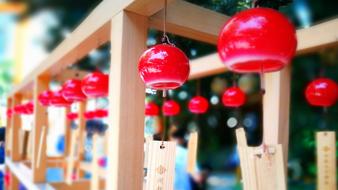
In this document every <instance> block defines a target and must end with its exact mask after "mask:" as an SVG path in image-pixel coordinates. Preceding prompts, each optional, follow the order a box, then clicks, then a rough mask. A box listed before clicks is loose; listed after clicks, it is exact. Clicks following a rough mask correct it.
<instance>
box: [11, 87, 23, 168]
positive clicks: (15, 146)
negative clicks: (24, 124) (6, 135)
mask: <svg viewBox="0 0 338 190" xmlns="http://www.w3.org/2000/svg"><path fill="white" fill-rule="evenodd" d="M21 99H22V96H21V94H16V95H14V98H13V106H16V105H19V104H21ZM11 128H12V131H11V138H12V139H10V140H11V146H12V147H11V157H12V160H13V161H14V162H16V161H20V159H21V155H20V146H19V137H20V128H21V118H20V115H18V114H14V115H13V117H12V127H11Z"/></svg>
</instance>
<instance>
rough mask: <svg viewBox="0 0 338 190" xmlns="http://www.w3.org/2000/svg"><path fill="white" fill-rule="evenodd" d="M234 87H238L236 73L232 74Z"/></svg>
mask: <svg viewBox="0 0 338 190" xmlns="http://www.w3.org/2000/svg"><path fill="white" fill-rule="evenodd" d="M232 85H233V86H234V87H237V74H236V73H233V74H232Z"/></svg>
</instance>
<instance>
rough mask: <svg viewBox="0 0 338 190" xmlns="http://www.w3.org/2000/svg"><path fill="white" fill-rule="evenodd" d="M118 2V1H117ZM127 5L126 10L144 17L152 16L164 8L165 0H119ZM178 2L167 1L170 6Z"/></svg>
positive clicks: (173, 0)
mask: <svg viewBox="0 0 338 190" xmlns="http://www.w3.org/2000/svg"><path fill="white" fill-rule="evenodd" d="M115 1H116V0H115ZM118 1H120V2H124V3H125V10H127V11H130V12H133V13H136V14H139V15H143V16H147V17H148V16H151V15H153V14H155V13H157V12H158V11H160V10H161V9H163V7H164V0H118ZM175 1H176V0H167V2H168V5H170V3H172V2H175Z"/></svg>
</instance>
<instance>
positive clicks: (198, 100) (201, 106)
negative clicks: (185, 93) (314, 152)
mask: <svg viewBox="0 0 338 190" xmlns="http://www.w3.org/2000/svg"><path fill="white" fill-rule="evenodd" d="M208 107H209V102H208V100H207V99H206V98H204V97H202V96H195V97H193V98H192V99H191V100H190V101H189V104H188V108H189V110H190V112H191V113H196V114H202V113H205V112H206V111H207V110H208Z"/></svg>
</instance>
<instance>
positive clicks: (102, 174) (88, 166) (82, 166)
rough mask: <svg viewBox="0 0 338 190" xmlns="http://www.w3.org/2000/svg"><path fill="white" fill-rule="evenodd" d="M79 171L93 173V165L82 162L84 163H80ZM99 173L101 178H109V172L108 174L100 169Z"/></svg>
mask: <svg viewBox="0 0 338 190" xmlns="http://www.w3.org/2000/svg"><path fill="white" fill-rule="evenodd" d="M79 169H80V170H83V171H85V172H88V173H91V172H92V166H91V163H87V162H84V161H82V162H80V164H79ZM97 173H98V175H99V176H100V178H106V177H107V176H106V174H107V172H106V170H105V169H103V168H99V170H98V172H97Z"/></svg>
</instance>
